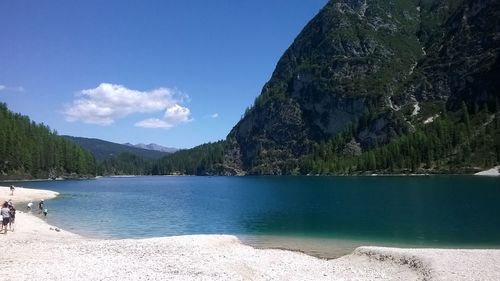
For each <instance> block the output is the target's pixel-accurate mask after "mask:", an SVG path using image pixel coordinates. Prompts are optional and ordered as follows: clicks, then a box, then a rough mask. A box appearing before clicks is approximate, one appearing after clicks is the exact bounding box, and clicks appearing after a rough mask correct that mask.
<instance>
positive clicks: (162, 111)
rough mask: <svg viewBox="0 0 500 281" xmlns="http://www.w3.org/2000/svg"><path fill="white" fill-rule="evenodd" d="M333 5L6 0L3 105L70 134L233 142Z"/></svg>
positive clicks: (320, 1) (0, 65) (318, 0)
mask: <svg viewBox="0 0 500 281" xmlns="http://www.w3.org/2000/svg"><path fill="white" fill-rule="evenodd" d="M326 2H327V1H326V0H307V1H304V0H253V1H230V0H226V1H223V0H212V1H206V0H197V1H196V0H178V1H173V0H172V1H160V0H158V1H138V0H136V1H132V0H130V1H124V0H116V1H107V0H75V1H66V0H59V1H39V0H31V1H25V0H16V1H7V0H0V101H2V102H6V103H7V104H8V106H9V108H10V109H11V110H13V111H15V112H20V113H22V114H25V115H28V116H29V117H30V118H31V119H32V120H35V121H36V122H43V123H45V124H47V125H49V126H50V127H51V128H52V129H55V130H57V131H58V133H59V134H67V135H73V136H81V137H91V138H99V139H104V140H108V141H113V142H118V143H124V142H131V143H140V142H141V143H151V142H153V143H157V144H160V145H165V146H173V147H179V148H189V147H193V146H196V145H199V144H202V143H205V142H209V141H216V140H220V139H223V138H225V137H226V135H227V134H228V133H229V131H230V130H231V128H232V127H233V126H234V125H235V124H236V123H237V122H238V120H239V119H240V118H241V115H242V114H243V112H244V111H245V108H246V107H248V106H249V105H251V104H252V103H253V101H254V99H255V97H256V96H257V95H259V94H260V91H261V89H262V86H263V85H264V83H265V82H266V81H267V80H268V79H269V78H270V76H271V74H272V71H273V70H274V67H275V66H276V63H277V61H278V59H279V58H280V56H281V55H282V53H283V52H284V51H285V50H286V48H288V46H289V45H290V44H291V43H292V42H293V39H294V38H295V37H296V36H297V34H298V33H299V32H300V31H301V30H302V28H303V27H304V26H305V24H306V23H307V22H308V21H309V20H310V19H311V18H312V17H313V16H314V15H315V14H316V13H317V12H318V11H319V10H320V9H321V8H322V7H323V6H324V5H325V4H326Z"/></svg>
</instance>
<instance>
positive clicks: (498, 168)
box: [474, 166, 500, 176]
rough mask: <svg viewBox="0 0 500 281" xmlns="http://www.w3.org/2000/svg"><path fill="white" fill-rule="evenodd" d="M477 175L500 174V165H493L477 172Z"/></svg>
mask: <svg viewBox="0 0 500 281" xmlns="http://www.w3.org/2000/svg"><path fill="white" fill-rule="evenodd" d="M474 175H475V176H500V166H496V167H493V168H491V169H488V170H484V171H481V172H479V173H475V174H474Z"/></svg>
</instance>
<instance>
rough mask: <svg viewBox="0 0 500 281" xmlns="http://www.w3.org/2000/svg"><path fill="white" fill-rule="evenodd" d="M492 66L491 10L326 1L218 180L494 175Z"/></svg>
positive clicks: (496, 33)
mask: <svg viewBox="0 0 500 281" xmlns="http://www.w3.org/2000/svg"><path fill="white" fill-rule="evenodd" d="M499 54H500V2H499V1H494V0H483V1H472V0H465V1H457V0H445V1H437V0H426V1H423V0H420V1H410V0H403V1H386V0H365V1H362V0H332V1H330V2H328V4H327V5H326V6H325V7H324V8H323V9H322V10H321V12H320V13H319V14H318V15H317V16H316V17H315V18H313V19H312V20H311V21H310V22H309V23H308V25H307V26H306V27H305V28H304V30H303V31H302V32H301V33H300V34H299V35H298V37H297V38H296V39H295V41H294V43H293V44H292V45H291V46H290V48H289V49H288V50H287V51H286V52H285V53H284V55H283V56H282V57H281V59H280V60H279V62H278V64H277V66H276V69H275V71H274V73H273V75H272V77H271V79H270V80H269V82H268V83H266V85H264V87H263V89H262V93H261V94H260V96H258V97H257V99H256V101H255V103H254V105H253V106H252V107H250V108H249V109H248V110H247V111H246V113H245V116H244V118H242V120H241V121H240V122H238V124H236V126H235V127H234V128H233V130H232V131H231V132H230V134H229V135H228V138H227V147H226V152H225V157H224V166H225V168H226V172H227V173H229V174H248V173H250V174H290V173H292V174H293V173H310V172H313V173H320V174H325V173H326V174H329V173H351V172H359V171H366V170H371V171H375V170H378V171H386V172H388V171H391V172H397V171H407V170H412V171H422V172H424V171H438V170H439V171H458V172H460V171H462V172H466V171H471V170H474V169H475V168H479V167H481V166H484V165H488V164H493V163H498V161H499V159H498V158H499V156H498V152H499V144H498V142H499V140H498V97H499V95H500V94H499V93H500V91H499V90H498V89H500V79H498V77H500V68H499ZM443 131H446V133H443ZM444 134H446V135H444ZM450 134H451V135H450ZM419 136H423V137H424V139H422V138H421V137H419ZM478 138H481V139H480V140H478ZM436 146H444V147H445V148H443V147H440V148H436ZM389 150H391V152H390V155H391V157H389V158H388V157H387V156H384V155H388V154H389V152H388V151H389ZM436 150H440V151H439V152H438V151H436ZM418 153H422V154H423V156H416V154H418ZM382 154H384V155H382ZM394 157H396V158H398V159H401V158H405V157H408V158H409V159H410V160H409V159H406V160H404V161H403V162H400V163H399V162H398V164H394V165H393V166H392V167H389V165H387V164H383V163H377V161H380V162H384V163H385V162H387V161H391V160H390V158H394ZM382 158H384V160H381V159H382ZM472 160H474V161H473V162H471V161H472Z"/></svg>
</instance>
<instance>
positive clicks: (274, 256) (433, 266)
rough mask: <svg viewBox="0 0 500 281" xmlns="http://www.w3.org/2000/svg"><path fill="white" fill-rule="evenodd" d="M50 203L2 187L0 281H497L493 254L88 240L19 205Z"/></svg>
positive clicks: (214, 239)
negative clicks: (10, 210)
mask: <svg viewBox="0 0 500 281" xmlns="http://www.w3.org/2000/svg"><path fill="white" fill-rule="evenodd" d="M55 196H57V193H56V192H52V191H47V190H35V189H27V188H19V187H17V188H16V190H15V192H14V195H13V196H11V195H10V190H9V188H8V187H0V199H1V200H9V199H12V201H13V202H14V203H15V204H18V206H17V209H18V210H19V211H18V212H17V215H16V228H15V231H13V232H11V231H9V232H8V233H7V234H1V235H0V243H1V244H2V250H1V251H0V268H2V273H1V274H0V280H17V281H19V280H500V250H497V249H491V250H469V249H467V250H463V249H403V248H382V247H359V248H357V249H356V250H355V251H354V252H353V253H352V254H350V255H346V256H343V257H341V258H338V259H331V260H325V259H319V258H316V257H312V256H308V255H306V254H302V253H298V252H291V251H286V250H274V249H264V250H263V249H255V248H252V247H250V246H246V245H243V244H242V243H241V242H240V241H239V239H238V238H237V237H235V236H231V235H186V236H175V237H162V238H148V239H124V240H99V239H90V238H85V237H82V236H79V235H76V234H73V233H71V232H68V231H64V230H60V231H56V230H55V229H56V227H55V226H51V225H49V224H47V223H46V222H45V221H44V220H43V219H42V218H39V217H38V216H35V215H32V214H29V213H26V212H25V206H24V204H25V202H28V201H30V200H33V202H34V203H35V204H34V205H35V206H36V202H38V200H40V199H50V198H54V197H55ZM21 202H22V203H23V204H22V205H21ZM58 230H59V229H58Z"/></svg>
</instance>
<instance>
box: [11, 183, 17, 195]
mask: <svg viewBox="0 0 500 281" xmlns="http://www.w3.org/2000/svg"><path fill="white" fill-rule="evenodd" d="M15 189H16V188H15V187H14V186H13V185H11V186H10V195H14V190H15Z"/></svg>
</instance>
